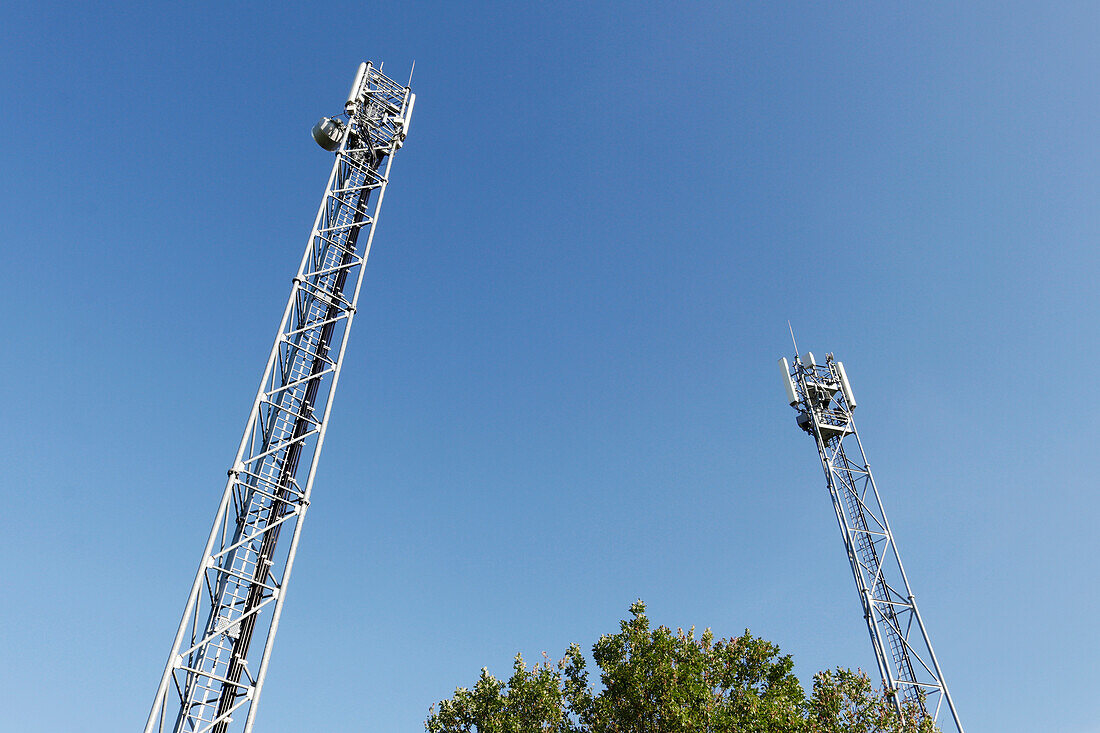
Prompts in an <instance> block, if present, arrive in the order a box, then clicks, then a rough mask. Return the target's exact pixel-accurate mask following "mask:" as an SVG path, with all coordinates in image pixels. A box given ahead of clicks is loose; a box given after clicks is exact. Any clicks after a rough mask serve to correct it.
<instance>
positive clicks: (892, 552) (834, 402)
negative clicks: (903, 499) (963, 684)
mask: <svg viewBox="0 0 1100 733" xmlns="http://www.w3.org/2000/svg"><path fill="white" fill-rule="evenodd" d="M806 357H807V359H806V363H803V362H802V359H801V358H800V357H799V356H798V355H795V358H794V365H793V366H792V365H790V364H789V363H788V362H787V360H786V359H780V360H779V364H780V367H781V368H782V370H783V380H784V383H785V385H786V388H787V398H788V401H789V402H790V404H791V407H793V408H795V409H796V410H798V426H799V427H800V428H802V429H803V430H805V431H806V432H807V433H809V434H810V435H811V436H813V438H814V440H815V441H816V443H817V452H818V456H819V457H820V458H821V466H822V468H824V470H825V481H826V484H827V485H828V487H829V494H830V496H831V497H832V500H833V508H834V509H835V510H836V519H837V522H838V523H839V525H840V531H841V534H842V535H843V537H844V547H845V549H846V550H847V552H848V562H849V563H850V564H851V568H852V576H853V577H854V578H855V581H856V589H857V590H858V591H859V598H860V602H861V603H862V604H863V617H864V619H865V620H866V621H867V630H868V632H869V633H870V635H871V645H872V646H873V647H874V650H875V658H876V659H877V661H878V667H879V672H880V673H881V675H882V681H883V684H884V685H885V686H886V688H887V689H888V690H891V691H893V692H894V702H895V704H896V705H897V707H898V709H899V710H900V709H901V707H902V705H903V704H904V703H913V704H916V705H918V706H919V707H920V709H922V710H923V711H924V714H925V715H927V716H929V717H931V718H932V720H933V722H935V723H936V724H937V725H938V726H940V727H941V728H943V729H944V730H956V731H958V733H963V727H962V723H960V722H959V716H958V713H957V712H956V710H955V704H954V702H953V701H952V700H951V693H950V692H949V691H948V689H947V683H946V682H945V681H944V679H943V674H942V673H941V672H940V666H939V662H937V661H936V655H935V653H934V652H933V651H932V642H931V640H929V638H928V632H927V631H926V630H925V628H924V622H923V621H922V620H921V616H920V612H919V611H918V610H917V601H916V599H915V598H914V597H913V591H912V590H911V589H910V587H909V580H908V578H906V576H905V570H904V568H903V567H902V564H901V556H900V555H899V554H898V548H897V545H896V544H895V543H894V535H893V533H892V532H891V531H890V523H889V522H888V521H887V520H886V511H885V510H884V509H883V506H882V499H881V498H880V497H879V492H878V486H877V485H876V484H875V479H874V476H872V475H871V467H870V466H869V465H868V463H867V456H866V455H865V454H864V452H863V443H862V442H861V441H860V439H859V433H858V432H856V425H855V422H854V421H853V419H852V412H853V411H854V410H855V408H856V401H855V398H854V397H853V395H852V386H851V384H850V383H849V382H848V376H847V375H846V374H845V372H844V365H843V364H842V363H840V362H839V361H835V360H834V359H833V355H832V354H829V355H828V356H827V357H826V359H825V363H824V364H817V363H815V361H814V356H813V354H810V353H807V355H806ZM945 725H953V726H954V727H953V728H944V726H945Z"/></svg>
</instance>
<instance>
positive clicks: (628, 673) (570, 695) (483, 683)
mask: <svg viewBox="0 0 1100 733" xmlns="http://www.w3.org/2000/svg"><path fill="white" fill-rule="evenodd" d="M630 613H631V618H629V619H627V620H624V621H622V622H621V623H620V629H619V632H618V633H617V634H605V635H604V636H601V637H600V639H599V641H597V642H596V644H595V645H594V646H593V647H592V658H593V660H594V661H595V663H596V665H597V666H598V667H599V669H600V682H601V683H602V689H601V690H599V691H596V690H595V689H593V687H592V686H591V685H590V684H589V680H588V670H587V662H586V660H585V657H584V655H583V654H582V653H581V649H580V647H579V646H577V645H576V644H573V645H571V646H570V647H569V649H568V651H566V653H565V656H564V657H563V658H562V659H561V661H559V662H558V663H557V664H556V665H555V664H552V663H551V662H550V661H549V659H546V660H544V661H543V662H541V663H538V664H535V665H534V666H533V667H531V668H530V669H529V668H528V667H527V665H526V663H525V662H524V660H523V657H522V656H520V655H516V659H515V663H514V664H513V667H512V676H511V677H510V678H509V679H508V681H507V682H504V681H502V680H499V679H497V678H496V677H494V676H493V675H492V674H490V673H489V671H488V670H487V669H482V670H481V677H480V678H479V679H478V681H477V682H476V683H475V684H474V686H473V688H472V689H466V688H463V687H460V688H458V689H457V690H455V694H454V696H453V697H451V698H450V699H449V700H443V701H441V702H440V703H439V705H438V709H437V708H436V706H432V710H431V711H430V712H429V716H428V719H427V721H426V722H425V729H426V730H427V731H428V733H535V732H538V733H734V732H737V733H935V731H936V728H935V727H934V726H933V725H932V723H931V721H930V720H928V719H926V718H923V717H922V716H921V714H920V711H919V710H918V709H917V708H915V707H913V706H908V707H907V708H906V709H905V711H904V713H903V714H901V715H899V714H898V713H897V711H896V710H895V708H894V706H893V703H892V702H891V700H890V699H889V697H887V695H886V694H884V693H882V692H880V691H876V690H875V689H874V688H873V686H872V685H871V681H870V680H869V679H867V677H866V675H863V674H862V673H858V672H852V671H850V670H843V669H837V670H835V671H831V672H830V671H827V672H821V673H820V674H818V675H816V676H815V677H814V683H813V694H812V695H811V696H810V697H809V698H807V697H806V695H805V693H804V691H803V689H802V685H801V684H800V683H799V681H798V678H796V677H795V676H794V673H793V672H792V669H793V667H794V663H793V662H792V661H791V658H790V655H782V654H780V651H779V647H777V646H776V645H775V644H772V643H771V642H768V641H765V640H763V639H759V638H756V637H754V636H753V635H752V634H751V633H749V632H748V631H747V630H746V631H745V633H744V634H742V635H741V636H739V637H735V638H730V639H721V640H718V641H715V639H714V635H713V634H712V633H711V631H710V629H707V630H705V631H704V632H703V633H702V634H701V635H700V636H698V637H696V635H695V629H694V627H692V628H691V629H689V630H688V631H687V632H684V630H683V629H678V630H677V631H676V632H673V631H671V630H670V629H669V628H667V627H664V626H658V627H657V628H651V627H650V624H649V619H648V618H647V617H646V615H645V604H644V603H642V602H641V601H636V602H635V603H634V604H633V605H631V607H630Z"/></svg>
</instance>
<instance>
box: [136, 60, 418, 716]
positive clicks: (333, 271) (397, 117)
mask: <svg viewBox="0 0 1100 733" xmlns="http://www.w3.org/2000/svg"><path fill="white" fill-rule="evenodd" d="M415 99H416V97H415V95H414V94H412V93H411V92H410V90H409V87H408V86H403V85H401V84H398V83H397V82H394V81H393V80H392V79H389V78H388V77H386V76H385V75H383V74H382V73H381V70H380V69H376V68H374V66H373V65H371V64H370V63H364V64H361V65H360V66H359V70H358V72H357V73H356V75H355V81H354V83H353V84H352V87H351V92H350V93H349V94H348V99H347V102H346V103H345V108H344V110H345V115H346V116H344V117H342V118H340V119H329V118H322V119H321V121H320V122H318V123H317V126H316V127H315V128H314V130H313V136H314V138H315V139H316V140H317V142H318V143H320V144H321V146H322V147H324V148H326V149H327V150H330V151H332V152H335V154H336V160H335V162H334V163H333V166H332V172H331V173H330V174H329V178H328V184H327V185H326V186H325V194H324V197H323V198H322V200H321V207H320V209H319V210H318V212H317V217H316V219H315V220H314V222H313V232H312V233H311V234H310V236H309V242H308V244H307V245H306V249H305V254H303V255H302V261H301V264H300V265H299V267H298V272H297V274H296V275H295V276H294V281H293V285H292V287H291V289H290V299H289V300H288V301H287V304H286V309H285V310H284V312H283V319H282V321H281V323H280V325H279V332H278V335H277V336H276V337H275V343H274V345H273V346H272V347H271V355H270V356H269V357H268V359H267V365H266V366H265V367H264V372H263V377H262V378H261V379H260V387H259V390H258V391H257V393H256V399H255V401H254V402H253V405H252V412H251V413H250V414H249V416H248V421H247V423H246V424H245V429H244V436H243V437H242V438H241V443H240V447H239V448H238V449H237V457H236V459H235V460H234V461H233V464H232V466H231V467H230V469H229V480H228V481H227V482H226V486H225V493H224V494H223V495H222V499H221V503H220V504H219V505H218V511H217V514H216V515H215V518H214V525H213V528H212V529H211V530H210V538H209V540H207V542H206V549H204V550H203V554H202V558H201V559H200V561H199V569H198V573H197V574H196V575H195V582H194V583H193V584H192V586H191V592H190V595H189V596H188V597H187V604H186V606H185V608H184V611H183V619H182V620H181V621H180V625H179V630H178V631H177V632H176V637H175V641H173V642H172V651H171V653H170V654H169V655H168V663H167V665H166V666H165V668H164V674H163V676H162V677H161V680H160V686H159V687H158V688H157V694H156V698H155V699H154V701H153V708H152V710H151V712H150V713H149V720H148V722H147V723H146V725H145V733H154V731H165V730H171V731H174V732H175V733H182V732H183V731H190V732H194V733H202V732H205V731H211V732H212V733H228V731H229V730H230V729H232V730H234V731H240V730H243V731H244V732H245V733H247V732H248V731H251V730H252V726H253V723H254V722H255V719H256V711H257V709H258V703H259V698H260V692H261V690H262V689H263V684H264V677H265V675H266V673H267V667H268V663H269V662H270V660H271V647H272V644H273V642H274V641H275V632H276V631H277V630H278V627H279V616H280V614H281V613H282V609H283V602H284V601H285V600H286V591H287V584H288V582H289V580H290V571H291V569H292V568H293V566H294V555H295V552H296V550H297V548H298V540H299V537H300V536H301V532H302V524H303V522H304V520H305V514H306V510H307V509H308V508H309V502H310V494H311V492H312V490H313V479H314V476H315V473H316V470H317V461H318V458H320V455H321V446H322V444H323V443H324V439H325V429H326V427H327V425H328V418H329V413H330V411H331V410H332V400H333V397H334V395H335V394H336V383H337V381H338V380H339V378H340V368H341V365H342V363H343V358H344V349H345V347H346V346H347V338H348V333H349V332H350V331H351V324H352V320H353V319H354V318H355V308H356V303H357V302H358V300H359V290H360V287H361V286H362V284H363V272H364V264H365V263H366V261H367V256H368V255H369V254H370V248H371V242H372V240H373V239H374V230H375V226H376V224H377V223H378V214H379V211H380V209H381V206H382V197H383V194H384V193H385V190H386V183H387V181H388V180H389V173H390V165H391V163H392V162H393V156H394V153H396V152H397V149H398V148H400V147H401V145H402V143H403V142H404V140H405V135H406V133H407V132H408V129H409V119H410V116H411V114H412V109H413V102H414V101H415ZM285 535H289V537H288V538H285V539H284V540H283V542H282V543H281V544H279V538H280V537H281V536H285Z"/></svg>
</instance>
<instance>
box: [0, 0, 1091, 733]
mask: <svg viewBox="0 0 1100 733" xmlns="http://www.w3.org/2000/svg"><path fill="white" fill-rule="evenodd" d="M1098 31H1100V6H1098V5H1097V4H1096V3H1086V2H1081V3H1045V2H1044V3H1040V2H1032V3H1021V2H1004V1H1000V2H969V3H941V2H930V3H920V4H912V3H878V2H876V3H773V2H737V3H728V2H718V3H668V4H655V3H637V4H625V3H624V4H613V5H612V4H593V3H580V2H558V3H538V4H536V3H515V2H500V3H416V2H401V3H389V2H386V3H374V2H371V3H366V2H357V3H350V2H344V1H342V0H335V1H333V2H325V3H293V4H274V5H272V4H269V3H251V4H245V3H224V2H220V3H182V4H181V3H176V4H160V3H134V4H132V5H126V4H123V3H55V2H38V3H33V4H31V3H22V4H18V5H11V6H10V7H7V8H6V9H5V11H4V13H3V19H2V22H0V68H2V69H3V73H2V74H0V170H2V171H3V176H2V179H0V180H2V186H3V188H2V195H0V222H2V226H0V244H2V247H0V255H2V258H3V259H2V264H3V272H4V274H5V278H4V287H3V289H2V291H0V300H2V303H3V308H4V312H5V313H7V317H6V318H7V320H6V323H7V328H6V329H5V330H4V340H3V341H4V345H3V347H2V352H0V353H2V354H3V358H2V359H0V384H2V385H3V408H2V409H3V414H4V416H5V419H4V420H3V421H2V423H0V461H2V465H3V467H4V471H3V478H2V479H0V487H2V497H3V506H4V508H3V511H2V512H0V553H2V556H3V558H4V563H3V570H2V571H0V660H2V661H0V730H3V731H20V733H24V732H37V731H42V732H45V733H55V732H57V731H75V730H80V731H86V732H88V733H99V732H102V733H117V732H118V731H128V730H137V729H138V728H139V727H140V725H141V724H142V723H143V721H144V719H145V716H146V715H147V712H148V709H149V705H150V703H151V702H152V696H153V693H154V691H155V689H156V685H157V681H158V679H159V675H160V673H161V670H162V668H163V664H164V660H165V658H166V656H167V654H168V651H169V647H170V645H171V641H172V635H173V633H174V630H175V627H176V625H177V623H178V621H179V616H180V614H181V612H182V609H183V602H184V599H185V597H186V594H187V591H188V589H189V585H190V583H191V580H192V578H193V574H194V571H195V567H196V565H197V563H198V560H199V556H200V554H201V551H202V546H203V542H204V540H205V537H206V533H207V531H208V528H209V524H210V521H211V518H212V516H213V513H214V510H215V508H216V505H217V501H218V497H219V495H220V492H221V490H222V487H223V484H224V480H225V470H226V469H227V468H228V465H229V463H230V461H231V460H232V457H233V454H234V451H235V449H236V446H237V442H238V440H239V437H240V431H241V429H242V427H243V424H244V420H245V417H246V415H247V412H248V409H249V407H250V405H251V401H252V397H253V395H254V392H255V388H256V382H257V380H258V378H259V375H260V371H261V368H262V366H263V360H264V358H265V357H266V354H267V350H268V348H269V346H270V342H271V339H272V337H273V336H274V333H275V328H276V326H277V323H278V318H279V315H280V313H281V311H282V307H283V304H284V302H285V298H286V294H287V291H288V289H289V286H290V279H291V277H292V275H293V272H294V269H295V267H296V266H297V263H298V260H299V257H300V253H301V250H302V248H303V247H304V245H305V242H306V238H307V235H308V232H309V226H310V223H311V221H312V217H313V215H314V213H315V211H316V207H317V203H318V201H319V198H320V195H321V193H322V188H323V185H324V182H325V177H326V175H327V172H328V168H329V165H330V159H331V158H330V156H329V155H327V154H325V153H324V152H323V151H321V150H320V149H319V148H318V147H317V146H316V145H315V144H314V143H313V142H312V141H311V140H310V138H309V128H310V126H311V125H312V124H313V122H314V121H315V120H316V119H317V117H319V116H320V115H322V114H336V113H338V112H339V111H340V110H341V105H342V102H343V99H344V96H343V95H344V94H345V93H346V91H347V87H348V86H349V84H350V82H351V77H352V75H353V74H354V71H355V67H356V65H357V64H358V62H359V61H360V60H365V59H372V60H374V61H376V62H381V61H384V62H385V70H386V71H387V72H388V73H390V74H391V75H393V76H395V77H397V78H401V79H403V78H404V77H405V76H406V75H407V73H408V69H409V65H410V64H411V62H412V61H413V60H414V59H415V60H416V76H415V79H414V83H413V86H414V91H416V93H417V100H418V103H417V105H416V115H415V118H414V119H413V121H412V129H411V132H410V135H409V139H408V143H407V144H406V146H405V147H404V148H403V149H402V150H401V152H400V154H399V155H398V157H397V159H396V160H395V162H394V166H393V171H392V185H391V186H390V188H389V190H388V195H387V197H386V202H385V206H384V209H383V214H382V219H381V222H380V224H379V230H378V234H377V237H376V239H375V247H374V253H373V254H372V256H371V260H370V262H369V264H368V272H367V276H366V283H365V285H364V293H363V297H362V300H361V303H360V311H359V312H360V318H359V319H357V321H356V324H357V325H356V328H355V333H354V334H353V335H352V337H351V342H350V346H349V349H348V353H347V361H346V366H345V370H344V375H343V379H342V380H341V384H340V395H339V397H338V398H337V400H336V405H335V408H334V414H333V417H332V421H331V424H330V427H329V437H328V442H327V443H326V447H325V455H324V458H323V459H322V461H321V467H320V469H319V476H318V479H317V485H316V489H315V492H314V502H313V504H312V508H311V511H310V514H309V519H308V522H307V524H306V526H305V530H304V533H303V539H302V545H301V548H300V552H299V555H298V561H297V565H296V568H295V573H294V578H293V581H292V584H291V588H290V591H289V596H288V600H287V604H286V608H285V613H284V616H283V621H282V625H281V628H280V632H279V638H278V640H277V642H276V645H275V650H274V657H273V660H272V664H271V671H270V674H269V677H268V681H267V684H266V686H265V689H264V697H263V701H262V704H261V708H260V713H259V720H258V730H262V731H263V732H264V733H298V732H299V731H302V730H310V731H379V732H384V733H414V732H415V731H419V730H422V721H423V719H424V717H425V715H426V713H427V710H428V706H429V705H430V704H431V703H433V702H435V701H437V700H439V699H440V698H443V697H446V696H448V695H449V694H450V693H451V692H452V691H453V690H454V688H455V687H456V686H457V685H469V684H471V683H472V682H473V681H474V680H475V679H476V676H477V674H478V672H479V670H480V668H481V667H482V666H488V667H489V668H490V670H492V671H494V672H496V673H497V674H501V675H502V674H506V673H507V671H508V669H509V666H510V663H511V659H512V656H513V655H514V654H515V653H516V652H517V651H522V652H523V653H524V654H525V656H527V657H528V658H529V659H532V660H533V659H534V658H536V657H538V656H539V655H540V653H541V652H543V651H546V652H548V653H549V654H551V655H552V656H555V657H557V656H559V655H560V654H561V653H562V652H563V651H564V649H565V648H566V647H567V645H568V644H569V642H571V641H577V642H579V643H581V644H582V645H584V646H588V645H590V644H591V643H592V642H593V641H595V639H596V638H597V636H598V635H599V634H601V633H604V632H609V631H613V630H614V629H616V628H617V621H618V620H619V619H620V618H622V617H623V616H624V615H625V614H626V613H627V607H628V606H629V605H630V603H631V602H632V601H633V600H634V599H636V598H639V597H640V598H642V599H644V600H645V601H646V602H647V603H648V605H649V609H650V612H651V616H652V618H653V619H654V620H655V621H656V622H658V623H664V624H667V625H671V626H673V627H676V626H685V627H686V626H689V625H693V624H694V625H696V626H698V627H706V626H709V627H711V628H713V629H714V631H715V632H716V633H717V634H720V635H725V636H729V635H734V634H738V633H740V632H741V631H743V630H744V629H745V628H746V627H747V628H749V629H751V630H752V631H753V632H754V633H756V634H758V635H762V636H764V637H766V638H768V639H771V640H773V641H775V642H777V643H778V644H779V645H780V646H781V647H782V648H783V649H784V650H785V651H786V652H789V653H791V654H793V655H794V658H795V661H796V665H797V666H796V671H797V673H798V674H799V676H800V677H801V678H802V680H803V681H804V683H806V684H808V683H809V681H810V680H811V678H812V675H813V673H814V672H815V671H817V670H820V669H823V668H828V667H833V666H837V665H841V666H849V667H862V668H864V669H871V670H873V669H874V660H873V657H872V653H871V647H870V644H869V642H868V640H867V635H866V631H865V628H864V626H863V620H862V616H861V612H860V607H859V602H858V599H857V596H856V593H855V590H854V587H853V583H852V579H851V575H850V572H849V569H848V567H847V564H846V558H845V555H844V550H843V547H842V545H841V540H840V537H839V533H838V531H837V527H836V520H835V518H834V516H833V511H832V509H831V507H830V504H829V499H828V495H827V493H826V491H825V488H824V480H823V477H822V474H821V468H820V466H819V464H818V461H817V456H816V452H815V450H814V447H813V444H812V442H811V441H810V440H809V439H808V438H807V437H806V436H805V435H804V434H802V433H801V432H799V431H798V430H797V428H796V426H795V423H794V412H793V411H792V410H791V409H790V408H789V407H788V406H787V405H786V402H785V399H784V395H783V387H782V384H781V382H780V378H779V372H778V369H777V367H776V365H775V363H776V359H777V358H778V357H780V356H784V355H787V356H789V355H790V353H791V346H790V340H789V336H788V334H787V323H786V322H787V319H790V320H791V322H792V323H793V324H794V327H795V330H796V333H797V336H798V340H799V345H800V346H801V347H802V348H803V349H812V350H814V351H815V352H817V353H818V354H823V353H824V352H826V351H832V352H835V353H836V355H837V357H838V358H840V359H842V360H843V361H844V362H845V365H846V366H847V370H848V374H849V376H850V377H851V379H852V382H853V387H854V389H855V391H856V393H857V395H858V397H859V403H860V409H859V414H858V417H859V425H860V429H861V433H862V437H863V439H864V443H865V446H866V448H867V451H868V455H869V457H870V459H871V462H872V466H873V467H874V469H875V472H876V475H877V478H878V481H879V484H880V487H881V489H882V492H883V497H884V501H885V504H886V508H887V512H888V514H889V516H890V519H891V522H892V524H893V526H894V530H895V533H896V536H897V539H898V542H899V546H900V548H901V552H902V557H903V559H904V561H905V564H906V569H907V571H908V572H909V576H910V580H911V581H912V584H913V586H914V590H915V591H916V593H917V598H918V601H919V603H920V607H921V611H922V614H923V616H924V618H925V621H926V623H927V626H928V629H929V631H930V633H931V636H932V640H933V643H934V645H935V648H936V651H937V653H938V656H939V658H940V662H941V664H942V667H943V670H944V674H945V676H946V678H947V680H948V682H949V684H950V687H951V689H952V692H953V695H954V697H955V699H956V702H957V704H958V708H959V711H960V713H961V715H962V717H963V721H964V723H965V725H966V727H967V729H968V731H970V732H971V733H980V732H981V731H997V732H999V733H1012V732H1016V731H1019V732H1028V733H1033V732H1034V731H1038V730H1044V731H1048V730H1049V731H1060V732H1063V731H1064V732H1068V733H1095V732H1096V731H1098V730H1100V718H1098V716H1097V712H1096V706H1095V704H1094V703H1093V700H1094V699H1095V697H1096V677H1097V676H1096V672H1097V661H1096V660H1097V652H1098V650H1100V633H1098V631H1097V628H1098V626H1097V624H1096V622H1095V614H1096V608H1097V606H1098V605H1100V595H1098V591H1097V589H1096V582H1095V581H1096V578H1097V576H1098V574H1100V560H1098V556H1100V552H1098V550H1100V547H1098V542H1097V538H1096V526H1097V515H1098V509H1100V500H1098V499H1097V494H1096V488H1095V487H1096V472H1097V471H1096V462H1097V449H1096V443H1097V436H1098V428H1100V417H1098V413H1097V410H1096V405H1097V404H1098V403H1100V381H1098V380H1097V379H1096V378H1095V376H1094V373H1095V371H1096V365H1097V364H1098V363H1100V337H1098V332H1097V317H1098V315H1100V313H1098V311H1100V308H1098V303H1097V281H1098V277H1100V256H1098V254H1097V246H1096V245H1097V241H1098V238H1100V215H1098V211H1100V209H1098V207H1097V205H1096V203H1097V202H1096V199H1097V192H1098V186H1097V183H1098V180H1097V179H1098V174H1100V166H1098V164H1100V135H1098V134H1097V132H1098V129H1100V124H1098V123H1100V119H1098V118H1100V101H1098V100H1100V95H1098V92H1100V90H1098V88H1097V87H1098V84H1097V75H1098V70H1100V44H1098V43H1097V38H1098V37H1100V34H1098Z"/></svg>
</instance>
